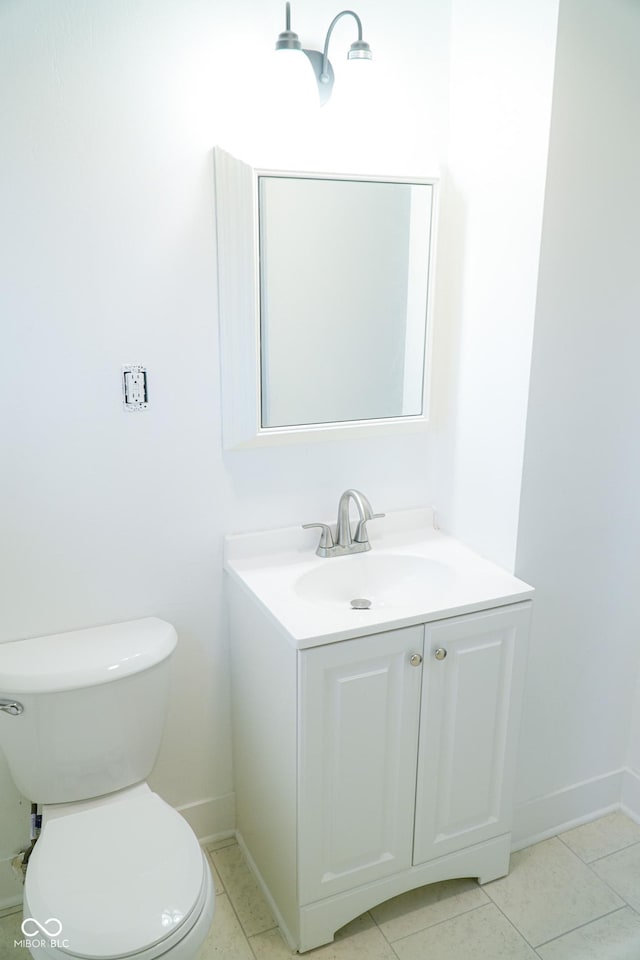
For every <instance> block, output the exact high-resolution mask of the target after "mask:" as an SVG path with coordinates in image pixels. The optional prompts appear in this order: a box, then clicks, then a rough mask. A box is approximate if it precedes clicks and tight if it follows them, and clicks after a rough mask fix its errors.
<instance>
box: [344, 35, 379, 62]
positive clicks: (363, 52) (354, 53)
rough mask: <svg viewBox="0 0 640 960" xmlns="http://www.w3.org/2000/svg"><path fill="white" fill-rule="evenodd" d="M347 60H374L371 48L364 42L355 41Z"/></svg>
mask: <svg viewBox="0 0 640 960" xmlns="http://www.w3.org/2000/svg"><path fill="white" fill-rule="evenodd" d="M347 60H373V54H372V53H371V47H370V46H369V44H368V43H365V41H364V40H355V41H354V42H353V43H352V44H351V46H350V47H349V53H348V54H347Z"/></svg>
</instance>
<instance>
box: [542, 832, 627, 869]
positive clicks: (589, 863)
mask: <svg viewBox="0 0 640 960" xmlns="http://www.w3.org/2000/svg"><path fill="white" fill-rule="evenodd" d="M592 822H593V821H592ZM576 829H579V827H578V828H576ZM556 836H557V838H558V840H560V841H561V842H562V843H563V844H564V845H565V847H566V848H567V850H571V853H573V854H574V855H575V856H576V857H577V858H578V860H580V862H581V863H584V865H585V866H586V867H590V866H592V864H594V863H598V862H599V861H600V860H606V859H607V857H613V856H615V854H616V853H622V852H623V850H630V849H631V847H640V840H632V841H631V843H625V844H623V846H621V847H617V848H616V849H615V850H610V851H609V853H603V854H602V855H601V856H599V857H594V858H593V860H585V859H584V857H582V856H580V854H579V853H576V851H575V850H574V849H573V847H571V846H570V844H568V843H567V841H566V840H564V839H563V836H562V834H561V833H558V834H556ZM550 839H551V838H550Z"/></svg>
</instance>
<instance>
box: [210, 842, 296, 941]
mask: <svg viewBox="0 0 640 960" xmlns="http://www.w3.org/2000/svg"><path fill="white" fill-rule="evenodd" d="M220 849H223V850H224V849H227V848H226V847H221V848H220ZM242 859H243V861H244V855H243V857H242ZM211 860H212V861H213V864H214V866H215V868H216V871H217V873H218V876H219V877H220V883H221V884H222V886H223V888H224V895H225V896H226V898H227V900H228V901H229V904H230V906H231V909H232V910H233V913H234V916H235V918H236V920H237V921H238V926H239V927H240V930H241V931H242V936H243V937H244V938H245V940H246V941H247V945H248V947H249V949H250V950H251V953H252V954H253V956H254V957H255V955H256V954H255V951H254V949H253V947H252V946H251V937H257V936H260V934H262V933H269V932H270V931H271V930H278V931H279V930H280V927H279V926H278V923H277V921H276V919H275V917H274V916H273V914H272V913H271V908H269V914H270V916H271V919H272V921H273V925H272V926H270V927H267V928H266V929H265V930H257V931H256V932H255V933H252V934H249V933H247V931H246V930H245V927H244V924H243V922H242V920H241V919H240V915H239V914H238V911H237V910H236V906H235V903H234V902H233V897H232V896H231V893H230V892H229V890H228V889H227V885H226V884H225V882H224V879H223V876H222V873H221V872H220V868H219V867H218V864H217V863H215V861H214V860H213V857H212V858H211ZM252 876H253V875H252ZM267 906H268V904H267ZM283 939H284V938H283Z"/></svg>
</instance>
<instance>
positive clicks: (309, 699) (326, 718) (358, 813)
mask: <svg viewBox="0 0 640 960" xmlns="http://www.w3.org/2000/svg"><path fill="white" fill-rule="evenodd" d="M530 608H531V602H530V601H529V600H525V601H523V602H518V603H511V604H509V603H507V604H505V605H503V606H495V607H493V608H491V609H485V610H480V611H476V612H473V613H468V614H464V615H462V616H450V617H447V618H446V619H440V620H436V621H433V622H426V623H423V624H415V625H410V626H406V627H402V628H400V629H392V630H387V631H385V632H378V633H373V634H371V635H366V636H358V637H354V638H349V639H343V640H339V641H337V642H327V643H323V644H317V645H315V646H310V647H308V648H306V649H295V648H294V647H293V646H292V645H291V644H290V643H287V641H286V638H285V637H284V636H283V633H282V631H281V630H280V629H278V627H277V625H276V624H275V623H274V621H273V620H271V619H270V618H269V617H266V616H265V615H264V612H263V611H261V610H260V609H259V605H257V604H254V603H252V602H251V600H249V598H248V597H247V594H246V592H245V591H244V590H243V589H242V588H241V587H240V586H239V585H238V584H237V583H235V582H230V614H231V627H232V664H233V670H232V676H233V704H234V713H233V727H234V765H235V771H236V797H237V824H238V836H239V841H240V843H241V845H242V846H243V848H244V850H245V853H246V855H247V858H248V860H249V863H250V864H251V866H252V868H253V870H254V871H255V873H256V876H257V877H258V880H259V882H260V884H261V886H262V888H263V890H264V892H265V894H266V896H267V898H268V900H269V902H270V904H271V906H272V908H273V910H274V912H275V913H276V917H277V919H278V921H279V923H280V925H281V928H282V930H283V933H284V934H285V936H286V937H287V939H288V940H289V941H290V943H291V945H292V946H295V947H296V948H297V949H298V950H300V951H301V952H303V951H305V950H309V949H311V948H313V947H317V946H319V945H320V944H322V943H326V942H328V941H330V940H332V939H333V935H334V933H335V931H336V930H337V929H339V928H340V927H341V926H343V925H344V924H345V923H347V922H348V921H349V920H351V919H353V918H354V917H356V916H358V915H359V914H361V913H363V912H364V911H365V910H367V909H369V908H370V907H372V906H374V905H375V904H376V903H380V902H382V901H384V900H386V899H389V898H390V897H393V896H396V895H398V894H400V893H403V892H405V891H407V890H410V889H412V888H414V887H418V886H421V885H423V884H426V883H432V882H435V881H438V880H444V879H450V878H453V877H478V879H479V880H480V882H486V881H488V880H491V879H495V878H496V877H498V876H503V875H504V874H505V873H507V871H508V864H509V851H510V829H511V826H510V825H511V816H512V793H513V780H514V768H515V759H516V745H517V737H518V725H519V723H518V721H519V713H520V705H521V698H522V685H523V678H524V666H525V661H526V646H527V636H528V627H529V617H530Z"/></svg>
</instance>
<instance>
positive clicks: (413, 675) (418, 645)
mask: <svg viewBox="0 0 640 960" xmlns="http://www.w3.org/2000/svg"><path fill="white" fill-rule="evenodd" d="M423 634H424V629H423V627H422V626H419V627H408V628H406V629H404V630H395V631H392V632H389V633H383V634H375V635H373V636H370V637H362V638H357V639H355V640H344V641H342V642H341V643H332V644H329V645H327V646H322V647H314V648H313V649H311V650H304V651H301V652H300V654H299V691H300V706H299V711H300V733H299V737H300V739H299V748H298V749H299V784H298V822H299V896H300V903H301V904H305V903H312V902H314V901H316V900H320V899H322V898H324V897H327V896H330V895H332V894H335V893H339V892H341V891H344V890H349V889H351V888H352V887H356V886H359V885H360V884H363V883H367V882H369V881H372V880H377V879H379V878H381V877H386V876H388V875H389V874H393V873H397V872H398V871H400V870H405V869H407V868H408V867H410V866H411V853H412V837H413V813H414V802H415V782H416V755H417V740H418V714H419V709H420V687H421V674H422V669H421V666H420V661H421V658H422V652H423ZM415 655H417V656H415ZM412 656H413V657H414V663H415V665H414V666H412V664H411V657H412Z"/></svg>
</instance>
